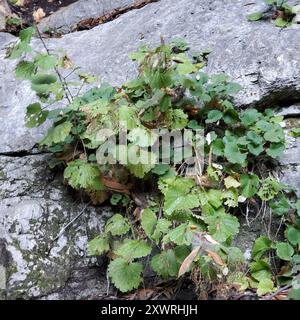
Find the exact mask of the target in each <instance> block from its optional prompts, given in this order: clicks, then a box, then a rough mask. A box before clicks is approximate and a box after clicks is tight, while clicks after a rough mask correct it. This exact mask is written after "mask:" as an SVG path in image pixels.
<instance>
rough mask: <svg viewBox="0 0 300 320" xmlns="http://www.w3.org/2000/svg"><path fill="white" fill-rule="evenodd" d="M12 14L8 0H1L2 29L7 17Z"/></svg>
mask: <svg viewBox="0 0 300 320" xmlns="http://www.w3.org/2000/svg"><path fill="white" fill-rule="evenodd" d="M10 15H11V11H10V8H9V6H8V3H7V1H6V0H0V31H1V30H4V29H5V25H6V18H7V17H8V16H10Z"/></svg>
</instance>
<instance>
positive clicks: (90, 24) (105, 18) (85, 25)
mask: <svg viewBox="0 0 300 320" xmlns="http://www.w3.org/2000/svg"><path fill="white" fill-rule="evenodd" d="M159 1H160V0H144V1H141V2H136V3H134V4H132V5H129V6H127V7H125V8H116V9H114V10H112V11H111V12H109V13H107V14H105V15H102V16H99V17H97V18H88V19H84V20H81V21H79V22H78V23H77V24H76V25H75V26H74V27H73V28H72V30H70V31H69V32H67V33H63V34H68V33H73V32H76V31H83V30H90V29H93V28H94V27H96V26H98V25H101V24H104V23H107V22H110V21H113V20H116V19H117V18H119V17H120V16H121V15H123V14H125V13H127V12H129V11H132V10H137V9H141V8H143V7H145V6H147V5H148V4H150V3H154V2H159ZM45 33H47V34H48V35H50V36H52V37H60V36H61V35H63V34H62V33H60V32H56V31H55V30H51V31H48V32H45Z"/></svg>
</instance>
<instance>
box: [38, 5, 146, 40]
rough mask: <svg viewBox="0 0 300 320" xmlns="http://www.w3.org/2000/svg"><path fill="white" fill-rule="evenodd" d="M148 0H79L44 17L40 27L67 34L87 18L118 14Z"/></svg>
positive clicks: (42, 29) (43, 29)
mask: <svg viewBox="0 0 300 320" xmlns="http://www.w3.org/2000/svg"><path fill="white" fill-rule="evenodd" d="M148 2H151V1H148V0H113V1H112V0H88V1H86V0H79V1H77V2H75V3H73V4H71V5H69V6H67V7H64V8H61V9H60V10H59V11H57V12H55V13H54V14H52V15H51V16H49V17H47V18H45V19H43V20H42V21H41V23H40V25H39V26H40V29H41V31H43V32H46V31H53V32H55V33H60V34H65V33H69V32H72V31H74V30H76V29H77V26H78V24H79V23H80V22H81V21H83V20H86V19H95V18H101V17H104V16H106V15H109V16H110V15H117V14H118V13H120V12H124V11H126V10H128V9H131V8H134V7H138V6H140V5H142V4H144V3H145V4H147V3H148Z"/></svg>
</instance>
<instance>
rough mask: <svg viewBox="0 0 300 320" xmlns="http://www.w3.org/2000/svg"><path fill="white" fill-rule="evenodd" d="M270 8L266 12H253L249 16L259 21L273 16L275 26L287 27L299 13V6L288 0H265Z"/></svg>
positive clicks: (249, 18) (250, 18) (251, 19)
mask: <svg viewBox="0 0 300 320" xmlns="http://www.w3.org/2000/svg"><path fill="white" fill-rule="evenodd" d="M264 1H265V3H266V4H267V5H268V9H267V10H265V11H264V12H260V11H259V12H253V13H251V14H249V15H248V16H247V18H248V20H249V21H258V20H261V19H267V18H268V17H271V18H272V19H273V20H274V23H275V26H276V27H279V28H286V27H288V26H290V25H291V24H292V22H293V19H294V17H295V16H296V14H297V8H296V7H293V6H291V5H290V4H288V1H287V0H264Z"/></svg>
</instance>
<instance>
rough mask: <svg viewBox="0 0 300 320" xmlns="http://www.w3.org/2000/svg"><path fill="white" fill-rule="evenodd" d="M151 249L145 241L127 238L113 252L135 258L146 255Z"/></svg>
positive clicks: (127, 257)
mask: <svg viewBox="0 0 300 320" xmlns="http://www.w3.org/2000/svg"><path fill="white" fill-rule="evenodd" d="M151 251H152V248H151V246H149V245H148V244H147V243H146V242H145V241H142V240H128V241H126V242H125V243H124V244H122V245H121V246H120V247H119V248H118V249H117V250H116V251H115V253H116V254H117V255H119V256H122V257H124V258H126V259H128V260H129V259H130V260H131V259H137V258H142V257H146V256H148V255H149V254H150V253H151Z"/></svg>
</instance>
